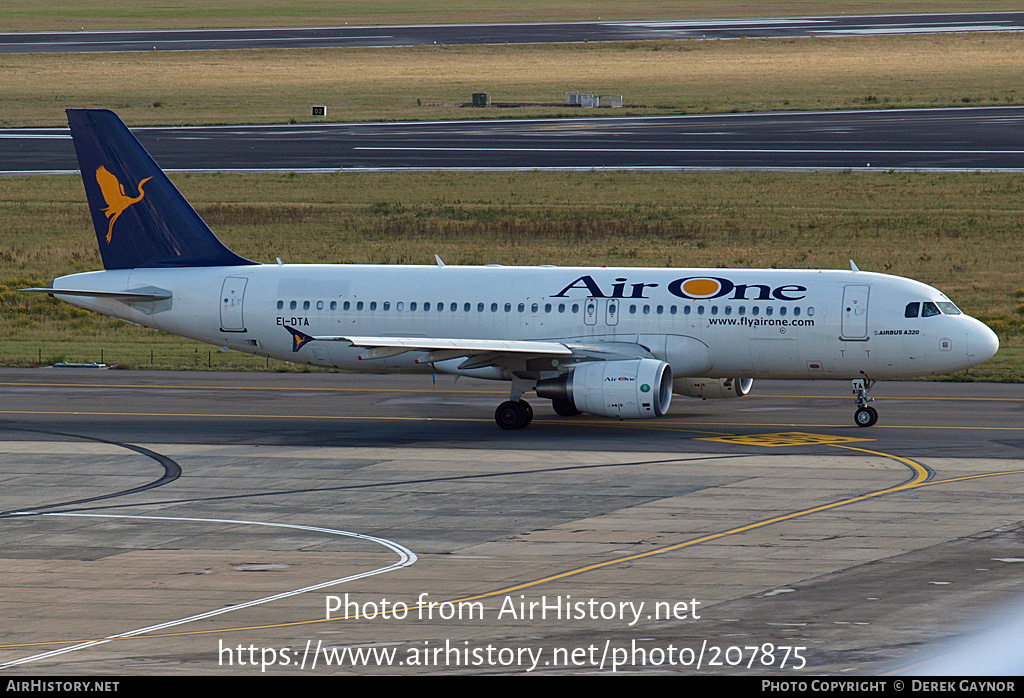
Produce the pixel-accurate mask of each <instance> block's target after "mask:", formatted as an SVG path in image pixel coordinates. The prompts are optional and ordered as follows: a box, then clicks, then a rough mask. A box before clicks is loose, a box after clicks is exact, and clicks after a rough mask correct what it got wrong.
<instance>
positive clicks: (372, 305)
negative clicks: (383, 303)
mask: <svg viewBox="0 0 1024 698" xmlns="http://www.w3.org/2000/svg"><path fill="white" fill-rule="evenodd" d="M376 309H377V301H370V310H376Z"/></svg>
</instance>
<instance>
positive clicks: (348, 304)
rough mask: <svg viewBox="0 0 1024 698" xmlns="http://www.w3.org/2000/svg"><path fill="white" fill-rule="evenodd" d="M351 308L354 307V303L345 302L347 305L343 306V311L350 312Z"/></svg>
mask: <svg viewBox="0 0 1024 698" xmlns="http://www.w3.org/2000/svg"><path fill="white" fill-rule="evenodd" d="M351 307H352V303H351V302H350V301H345V303H344V304H342V306H341V309H342V310H348V309H349V308H351Z"/></svg>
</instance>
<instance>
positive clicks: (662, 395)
mask: <svg viewBox="0 0 1024 698" xmlns="http://www.w3.org/2000/svg"><path fill="white" fill-rule="evenodd" d="M537 395H538V396H539V397H543V398H548V399H550V400H564V401H567V402H570V403H572V404H573V405H575V406H576V409H578V410H579V411H580V412H587V413H589V414H597V415H601V416H602V417H617V418H619V419H648V418H651V417H660V416H662V415H663V414H665V413H666V412H668V408H669V405H671V404H672V367H671V366H669V365H668V364H667V363H665V362H664V361H658V360H657V359H624V360H619V361H592V362H587V363H582V364H579V365H578V366H576V368H575V369H573V371H572V373H567V374H565V375H563V376H559V377H558V378H549V379H547V380H542V381H540V382H538V383H537Z"/></svg>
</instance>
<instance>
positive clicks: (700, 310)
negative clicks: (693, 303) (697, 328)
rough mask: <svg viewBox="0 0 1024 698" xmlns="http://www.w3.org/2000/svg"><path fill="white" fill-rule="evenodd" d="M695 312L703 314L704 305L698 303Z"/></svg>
mask: <svg viewBox="0 0 1024 698" xmlns="http://www.w3.org/2000/svg"><path fill="white" fill-rule="evenodd" d="M697 314H698V315H703V314H704V306H703V305H698V306H697Z"/></svg>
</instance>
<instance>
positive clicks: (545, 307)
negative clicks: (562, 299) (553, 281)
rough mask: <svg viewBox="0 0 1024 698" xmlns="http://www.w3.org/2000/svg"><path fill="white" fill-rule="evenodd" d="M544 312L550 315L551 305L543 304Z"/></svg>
mask: <svg viewBox="0 0 1024 698" xmlns="http://www.w3.org/2000/svg"><path fill="white" fill-rule="evenodd" d="M544 312H545V313H550V312H551V304H550V303H545V304H544Z"/></svg>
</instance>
